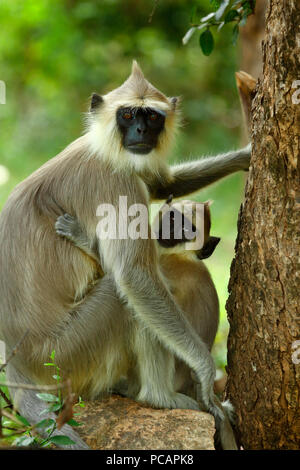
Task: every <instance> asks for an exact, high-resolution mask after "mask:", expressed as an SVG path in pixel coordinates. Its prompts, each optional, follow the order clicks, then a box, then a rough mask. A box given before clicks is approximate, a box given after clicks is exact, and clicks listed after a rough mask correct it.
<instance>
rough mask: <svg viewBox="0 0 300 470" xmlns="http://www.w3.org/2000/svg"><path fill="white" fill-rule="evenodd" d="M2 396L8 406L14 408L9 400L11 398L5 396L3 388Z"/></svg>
mask: <svg viewBox="0 0 300 470" xmlns="http://www.w3.org/2000/svg"><path fill="white" fill-rule="evenodd" d="M0 395H1V397H2V398H3V400H4V401H5V402H6V404H7V405H8V406H9V407H10V408H12V406H13V404H12V402H11V401H10V400H9V398H7V396H6V395H5V393H4V392H3V390H1V388H0Z"/></svg>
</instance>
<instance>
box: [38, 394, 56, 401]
mask: <svg viewBox="0 0 300 470" xmlns="http://www.w3.org/2000/svg"><path fill="white" fill-rule="evenodd" d="M36 396H37V397H38V398H39V399H40V400H43V401H46V402H50V403H52V402H57V401H59V398H58V397H57V396H56V395H52V393H37V394H36Z"/></svg>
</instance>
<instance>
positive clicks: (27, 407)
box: [6, 362, 89, 450]
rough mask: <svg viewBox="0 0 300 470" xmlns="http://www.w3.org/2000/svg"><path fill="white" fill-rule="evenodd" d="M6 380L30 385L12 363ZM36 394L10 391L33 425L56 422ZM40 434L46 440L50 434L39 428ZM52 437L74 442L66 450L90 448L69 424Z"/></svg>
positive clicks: (53, 415) (56, 431)
mask: <svg viewBox="0 0 300 470" xmlns="http://www.w3.org/2000/svg"><path fill="white" fill-rule="evenodd" d="M6 378H7V381H8V382H14V383H18V384H29V383H30V382H29V380H28V379H27V378H26V377H25V376H24V375H22V374H21V373H20V372H19V371H17V369H16V368H15V367H14V366H13V365H12V363H11V362H10V363H9V364H8V365H7V369H6ZM36 393H37V392H35V391H33V390H22V389H10V394H11V396H12V398H13V401H14V405H15V407H16V408H17V410H18V412H19V413H20V415H21V416H23V417H24V418H26V419H27V421H28V422H29V423H30V424H31V425H34V424H37V423H38V422H39V421H42V419H53V420H55V419H56V418H57V416H56V415H55V414H54V413H49V412H48V413H45V410H46V409H47V405H46V404H45V403H44V402H43V401H41V400H40V399H39V398H38V397H37V396H36ZM39 432H40V434H41V435H42V436H43V437H44V438H47V436H48V434H47V433H46V432H43V431H42V429H41V428H39ZM52 436H68V437H69V438H70V439H71V440H72V441H73V442H74V444H72V445H67V446H63V448H64V449H68V450H83V449H85V450H87V449H89V446H88V445H87V444H86V443H85V442H84V441H83V440H82V439H81V438H80V437H79V435H78V434H77V433H76V432H75V431H74V430H73V428H72V427H71V426H69V425H68V424H64V426H63V427H62V428H61V429H60V430H58V429H56V430H55V431H54V432H53V433H52Z"/></svg>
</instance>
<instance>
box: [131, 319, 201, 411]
mask: <svg viewBox="0 0 300 470" xmlns="http://www.w3.org/2000/svg"><path fill="white" fill-rule="evenodd" d="M133 353H134V356H135V357H136V376H137V377H138V383H139V384H140V389H139V391H138V393H137V395H136V396H135V399H136V400H137V401H140V402H143V403H148V404H149V405H151V406H153V407H155V408H183V409H194V410H198V409H199V406H198V404H197V402H196V401H195V400H193V399H192V398H191V397H188V396H187V395H184V394H182V393H177V392H176V391H175V389H174V372H175V358H174V355H173V354H172V353H170V352H169V351H168V350H167V349H166V348H165V347H163V345H162V344H161V343H160V342H159V341H158V340H157V339H156V338H155V337H154V336H153V335H152V334H151V332H150V331H149V330H148V329H147V328H145V327H143V326H140V325H139V323H138V322H137V325H136V330H135V334H134V337H133ZM131 385H132V384H130V378H129V390H130V387H131Z"/></svg>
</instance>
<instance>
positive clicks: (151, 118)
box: [149, 113, 158, 121]
mask: <svg viewBox="0 0 300 470" xmlns="http://www.w3.org/2000/svg"><path fill="white" fill-rule="evenodd" d="M157 117H158V114H157V113H151V114H149V119H150V120H151V121H156V119H157Z"/></svg>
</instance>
